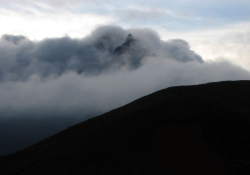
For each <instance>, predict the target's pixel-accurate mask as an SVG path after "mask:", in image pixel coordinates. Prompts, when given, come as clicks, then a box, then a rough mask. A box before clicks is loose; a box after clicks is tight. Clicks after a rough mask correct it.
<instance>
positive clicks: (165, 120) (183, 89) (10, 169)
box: [0, 81, 250, 175]
mask: <svg viewBox="0 0 250 175" xmlns="http://www.w3.org/2000/svg"><path fill="white" fill-rule="evenodd" d="M249 106H250V82H249V81H238V82H219V83H209V84H204V85H197V86H180V87H171V88H168V89H165V90H161V91H158V92H155V93H153V94H151V95H148V96H146V97H143V98H141V99H138V100H136V101H134V102H132V103H130V104H128V105H125V106H123V107H120V108H118V109H115V110H113V111H110V112H108V113H106V114H103V115H101V116H98V117H95V118H92V119H89V120H87V121H85V122H83V123H80V124H77V125H75V126H73V127H70V128H68V129H66V130H64V131H62V132H60V133H58V134H56V135H54V136H52V137H49V138H47V139H45V140H43V141H41V142H39V143H37V144H35V145H33V146H31V147H29V148H27V149H25V150H22V151H19V152H17V153H15V154H11V155H8V156H2V157H0V174H4V175H9V174H20V175H22V174H23V175H24V174H25V175H29V174H32V175H35V174H46V175H49V174H53V175H54V174H70V175H75V174H84V175H87V174H91V175H92V174H115V175H118V174H119V175H123V174H124V175H125V174H126V175H128V174H135V175H138V174H143V175H145V174H170V175H172V174H184V173H185V174H187V173H192V174H193V175H194V174H197V175H198V174H199V175H200V174H203V175H208V174H209V175H211V174H232V175H236V174H237V175H241V174H242V175H243V174H250V116H249V115H250V113H249V112H250V111H249V109H250V108H249Z"/></svg>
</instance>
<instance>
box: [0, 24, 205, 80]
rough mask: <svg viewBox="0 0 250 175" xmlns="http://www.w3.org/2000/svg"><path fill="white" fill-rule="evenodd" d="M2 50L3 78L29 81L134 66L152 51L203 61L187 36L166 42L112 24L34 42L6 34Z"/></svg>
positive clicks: (147, 32)
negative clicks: (83, 34) (87, 32)
mask: <svg viewBox="0 0 250 175" xmlns="http://www.w3.org/2000/svg"><path fill="white" fill-rule="evenodd" d="M130 33H132V35H129V34H130ZM128 35H129V36H130V37H128ZM133 35H135V37H134V36H133ZM119 49H120V50H119ZM118 50H119V51H118ZM0 51H1V53H3V54H2V55H1V56H0V57H1V63H2V64H1V65H2V66H1V67H0V72H1V77H0V81H28V79H29V78H30V76H32V75H34V74H36V75H38V76H40V77H41V78H46V77H48V76H56V77H58V76H61V75H63V74H64V73H65V72H67V71H74V72H76V73H79V74H84V75H98V74H101V73H103V72H106V71H114V70H116V69H119V68H121V67H122V66H127V67H129V68H130V69H135V68H139V67H140V66H141V65H142V64H143V61H145V60H146V59H147V58H148V57H150V56H151V55H154V56H155V57H157V56H160V57H166V58H168V59H175V60H178V61H180V62H188V61H199V62H201V63H202V62H203V60H202V58H201V57H200V56H199V55H198V54H196V53H195V52H194V51H191V50H190V46H189V44H188V43H187V42H186V41H184V40H181V39H176V40H170V41H168V42H163V41H161V40H160V38H159V36H158V35H157V34H156V33H155V32H153V31H151V30H149V29H144V30H138V29H131V30H127V31H126V30H123V29H122V28H120V27H113V26H104V27H100V28H99V29H97V30H96V31H94V32H93V33H92V35H90V36H88V37H86V38H83V39H71V38H69V37H63V38H52V39H45V40H42V41H39V42H33V41H31V40H29V39H27V38H25V37H24V36H12V35H3V36H2V39H1V40H0Z"/></svg>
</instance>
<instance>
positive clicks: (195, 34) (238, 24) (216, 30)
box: [0, 0, 250, 70]
mask: <svg viewBox="0 0 250 175" xmlns="http://www.w3.org/2000/svg"><path fill="white" fill-rule="evenodd" d="M0 16H1V17H0V23H1V28H0V35H2V34H15V35H16V34H22V35H25V36H27V37H29V38H30V39H32V40H41V39H44V38H48V37H61V36H65V35H68V36H70V37H74V38H75V37H77V38H81V37H84V36H86V35H89V34H90V33H91V31H93V30H94V29H95V28H96V27H97V26H99V25H106V24H111V25H118V26H121V27H123V28H126V29H129V28H137V27H146V28H151V29H154V30H156V31H157V32H159V35H160V36H161V38H162V39H164V40H168V39H173V38H182V39H185V40H187V41H188V42H189V43H190V44H191V47H192V49H194V50H195V51H196V52H198V53H199V54H201V55H202V56H203V59H205V60H218V59H227V60H230V61H233V62H234V63H235V64H238V65H240V66H242V67H244V68H246V69H248V70H250V59H249V57H248V55H249V52H250V48H249V42H250V39H249V38H250V32H249V28H250V21H249V20H250V3H249V0H237V1H235V0H220V1H218V0H202V1H200V0H175V1H172V0H156V1H149V0H126V1H116V0H91V1H90V0H81V1H80V0H36V1H34V0H11V1H9V0H8V1H7V0H0Z"/></svg>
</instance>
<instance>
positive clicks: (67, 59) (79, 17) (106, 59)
mask: <svg viewBox="0 0 250 175" xmlns="http://www.w3.org/2000/svg"><path fill="white" fill-rule="evenodd" d="M248 1H249V0H238V1H233V0H231V1H230V0H220V1H218V0H217V1H215V0H202V1H200V0H175V1H172V0H171V1H170V0H169V1H168V0H155V1H148V0H126V1H113V0H91V1H90V0H81V1H80V0H36V1H34V0H32V1H31V0H13V1H9V0H8V1H7V0H0V24H1V27H0V36H1V38H0V120H1V122H0V124H2V125H3V126H5V127H1V128H0V129H1V130H0V133H1V134H2V135H0V138H2V139H0V155H1V151H2V152H5V151H4V150H1V149H3V145H1V144H2V143H5V144H6V140H11V139H12V142H13V143H15V139H16V143H19V142H18V140H19V141H20V140H22V141H23V138H26V141H28V140H32V139H30V138H31V137H32V138H36V139H33V140H36V141H37V139H41V138H44V137H45V136H48V135H50V134H53V133H55V132H57V131H59V130H61V129H64V128H65V127H68V126H69V125H71V124H73V123H75V122H79V121H83V120H85V119H87V118H89V117H93V116H95V115H98V114H101V113H103V112H107V111H109V110H111V109H114V108H117V107H120V106H122V105H125V104H127V103H129V102H131V101H133V100H135V99H137V98H139V97H142V96H144V95H147V94H150V93H153V92H155V91H157V90H160V89H163V88H167V87H170V86H177V85H191V84H200V83H207V82H213V81H223V80H242V79H243V80H249V79H250V72H249V71H250V58H249V55H250V3H249V2H248ZM129 34H132V35H131V36H130V35H129ZM58 117H59V118H64V119H66V120H64V121H63V122H62V123H58V120H57V119H58ZM34 118H35V119H39V120H34ZM41 118H42V119H46V120H49V121H48V122H41V121H40V119H41ZM76 118H77V119H76ZM9 119H11V121H14V120H15V121H18V122H14V124H15V126H14V125H11V123H13V122H9V121H10V120H9ZM22 119H25V120H23V121H25V123H26V124H20V125H19V124H18V123H19V121H21V120H22ZM7 121H8V122H7ZM27 121H29V122H27ZM4 122H5V123H6V122H7V123H8V124H3V123H4ZM55 123H56V124H55ZM27 125H30V126H33V128H32V127H26V126H27ZM37 125H40V127H41V126H42V127H41V128H42V129H41V131H40V133H46V134H42V136H40V137H38V136H37V135H36V134H38V133H39V132H37V131H36V129H37ZM45 125H46V127H45ZM7 126H12V132H7V130H8V128H10V127H7ZM4 128H5V129H4ZM6 128H7V130H6ZM20 130H22V132H21V131H20ZM24 130H25V131H24ZM52 130H53V132H52ZM45 131H46V132H45ZM10 133H12V134H10ZM27 133H30V136H29V137H28V136H27ZM32 134H33V135H32ZM17 135H18V136H17ZM3 138H7V139H5V140H3ZM13 138H15V139H13ZM17 138H19V139H17ZM20 138H21V139H20ZM13 140H14V141H13ZM24 140H25V139H24Z"/></svg>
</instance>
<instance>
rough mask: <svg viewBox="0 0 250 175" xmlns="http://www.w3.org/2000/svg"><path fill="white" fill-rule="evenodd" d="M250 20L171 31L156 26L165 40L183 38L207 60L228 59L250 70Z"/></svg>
mask: <svg viewBox="0 0 250 175" xmlns="http://www.w3.org/2000/svg"><path fill="white" fill-rule="evenodd" d="M249 29H250V22H239V23H236V24H228V25H223V26H222V27H220V28H217V29H205V30H196V31H191V32H190V31H189V32H170V31H167V30H166V29H162V28H156V30H157V31H158V32H159V34H160V35H161V37H162V39H163V40H168V39H170V38H182V39H185V40H187V41H188V42H189V43H190V45H191V49H193V50H195V51H196V52H197V53H198V54H200V55H201V56H202V57H203V59H204V60H206V61H218V60H228V61H231V62H233V63H234V64H236V65H238V66H241V67H243V68H245V69H247V70H250V56H249V55H250V31H249Z"/></svg>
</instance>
